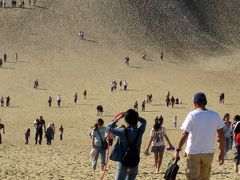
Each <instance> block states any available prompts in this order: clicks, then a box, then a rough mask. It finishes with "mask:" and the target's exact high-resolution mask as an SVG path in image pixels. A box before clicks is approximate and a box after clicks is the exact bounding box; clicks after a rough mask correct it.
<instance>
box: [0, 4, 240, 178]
mask: <svg viewBox="0 0 240 180" xmlns="http://www.w3.org/2000/svg"><path fill="white" fill-rule="evenodd" d="M89 2H93V1H89ZM94 2H95V1H94ZM106 2H107V1H106ZM74 3H76V6H74ZM102 3H103V1H99V4H98V3H97V2H95V4H91V3H88V2H87V1H82V3H79V2H78V1H76V0H73V1H70V0H68V1H62V0H61V1H60V0H59V1H56V0H53V1H47V0H42V1H38V6H37V7H32V6H30V7H29V6H27V9H4V10H2V9H0V27H1V28H0V55H1V56H2V54H3V53H4V52H6V53H7V55H8V63H6V64H4V65H3V68H1V69H0V97H1V96H4V97H6V96H10V97H11V106H10V107H9V108H6V107H4V108H0V118H1V119H2V123H4V124H5V127H6V134H4V135H2V136H3V144H2V145H0V179H14V180H15V179H83V180H85V179H86V180H91V179H93V180H95V179H100V169H99V166H98V169H97V172H96V173H93V172H92V169H91V160H90V156H89V153H90V150H91V141H90V137H89V133H90V127H91V126H92V125H93V124H94V123H95V121H96V119H97V118H98V117H97V116H96V106H97V105H99V104H102V105H103V107H104V110H105V112H104V113H103V116H102V118H103V119H104V121H105V124H106V125H107V124H109V123H110V122H111V120H112V118H113V116H114V115H115V114H116V113H117V112H120V111H125V110H127V109H129V108H132V106H133V104H134V102H135V101H136V100H137V101H138V102H139V104H141V102H142V101H143V100H144V99H146V95H147V94H153V102H152V104H148V105H147V106H146V112H141V111H140V112H139V113H140V116H142V117H144V118H145V119H146V120H147V123H148V125H147V129H146V132H145V134H144V137H143V144H142V151H141V152H142V153H141V164H140V168H139V176H138V178H137V179H149V180H150V179H163V175H164V172H165V170H166V167H167V164H168V162H169V160H170V159H171V158H172V156H173V154H174V153H173V152H167V151H166V152H165V154H164V159H163V165H162V168H161V173H160V174H155V173H154V172H155V170H154V160H153V156H152V155H151V156H147V157H146V156H144V154H143V151H144V149H145V148H146V146H147V143H148V141H149V133H150V130H151V128H152V126H153V123H154V119H155V117H156V116H159V115H163V117H164V126H165V127H166V128H167V133H168V135H169V138H170V140H171V141H172V143H173V145H177V143H178V139H179V136H180V130H179V128H174V127H173V119H174V117H175V116H177V117H178V126H180V125H181V123H182V122H183V120H184V118H185V117H186V115H187V113H188V112H189V111H191V110H192V109H193V107H192V96H193V94H194V93H195V92H197V91H203V92H205V93H206V95H207V97H208V102H209V104H208V107H209V108H210V109H214V110H216V111H218V112H219V113H220V115H221V116H223V115H224V114H225V113H227V112H228V113H230V114H231V115H232V116H233V115H236V114H239V113H240V102H239V98H240V93H239V91H240V82H239V75H240V73H239V69H238V67H239V65H240V63H239V61H238V59H239V57H240V56H239V50H238V49H237V48H230V46H229V47H228V48H227V49H225V50H227V52H228V53H226V54H222V52H221V53H219V54H221V55H218V56H208V55H206V54H204V55H203V54H197V53H196V52H195V53H191V50H190V49H189V50H186V51H185V52H186V54H185V55H184V56H180V57H181V58H182V57H186V59H184V58H183V59H180V58H179V59H177V58H175V56H176V55H175V54H174V52H173V51H169V53H166V54H165V57H164V59H165V60H164V61H161V60H160V58H159V51H158V50H157V49H156V48H152V47H154V46H151V43H150V44H148V43H147V42H146V44H144V43H143V44H142V42H144V41H143V40H142V39H138V38H139V37H140V35H139V34H137V33H138V31H137V30H136V31H135V32H136V34H137V37H132V39H131V37H124V36H123V35H122V33H118V31H117V29H118V28H117V27H116V28H115V29H111V28H110V27H108V26H106V24H105V23H107V22H108V20H109V21H110V20H112V19H111V18H110V19H104V23H103V22H101V21H100V20H99V19H98V16H97V15H98V13H99V12H97V11H95V10H96V9H97V7H98V6H99V7H102V6H103V5H102ZM106 4H107V3H106ZM94 5H95V6H94ZM114 5H117V4H114ZM70 7H71V8H72V9H71V8H70ZM61 8H62V9H61ZM114 8H117V6H114ZM129 8H130V7H129ZM88 10H89V12H88ZM99 11H100V10H99ZM69 12H72V13H69ZM106 13H107V12H106ZM109 13H110V15H112V14H114V12H111V11H110V12H109ZM100 17H103V15H101V16H100ZM106 17H107V16H106ZM136 17H137V15H136ZM84 18H85V19H86V20H87V21H86V22H85V21H84ZM90 20H92V21H90ZM125 20H126V19H125ZM124 22H125V21H124ZM131 22H135V21H134V18H133V19H130V20H128V23H129V24H128V25H129V26H130V25H131ZM115 23H116V24H118V23H119V22H115ZM119 26H120V25H119ZM135 27H137V26H135ZM119 29H120V30H125V29H127V27H122V26H121V28H120V27H119ZM80 30H83V31H85V32H86V35H87V36H86V38H87V40H80V39H79V37H78V31H80ZM140 30H141V31H143V29H140ZM129 32H131V31H129ZM108 33H109V34H108ZM148 40H149V39H148ZM149 41H150V40H149ZM183 41H184V39H183ZM189 41H190V40H189ZM134 42H139V44H135V43H134ZM125 43H126V44H125ZM193 43H194V42H193ZM134 44H135V45H136V47H135V46H134ZM153 44H154V43H153ZM161 48H163V49H164V48H165V47H159V49H161ZM199 48H200V47H199ZM16 52H18V55H19V59H18V62H15V53H16ZM144 52H145V53H146V54H147V55H148V58H147V60H142V59H141V56H142V54H143V53H144ZM127 55H128V56H129V57H130V67H127V66H126V65H125V64H124V63H123V59H124V57H125V56H127ZM35 79H39V84H40V87H39V89H38V90H36V89H33V81H34V80H35ZM114 80H116V81H117V82H119V81H120V80H126V81H127V82H128V84H129V89H128V90H127V91H123V90H120V89H119V87H118V89H117V91H115V92H113V93H111V91H110V84H111V82H112V81H114ZM85 89H87V91H88V97H87V100H84V99H83V96H82V93H83V91H84V90H85ZM167 91H170V92H171V94H172V95H174V96H175V97H179V98H181V99H182V100H183V104H182V105H178V106H176V107H175V108H173V109H172V108H167V107H166V106H165V96H166V93H167ZM75 92H77V93H78V94H79V96H80V97H79V101H78V103H77V105H74V103H73V95H74V93H75ZM222 92H225V95H226V102H225V104H219V103H218V95H219V94H220V93H222ZM59 94H60V95H61V96H62V100H63V103H62V107H61V108H57V104H56V97H57V96H58V95H59ZM49 96H52V97H53V107H52V108H49V107H48V104H47V99H48V97H49ZM139 109H140V107H139ZM40 115H42V116H43V117H44V119H45V121H46V124H48V123H54V124H55V126H56V132H57V133H56V138H55V140H54V141H53V143H52V146H47V145H46V140H45V139H44V141H43V144H42V145H41V146H40V145H35V144H34V134H35V129H34V127H33V122H34V121H35V119H36V118H38V117H39V116H40ZM121 123H122V122H120V124H121ZM60 125H63V127H64V129H65V132H64V140H63V141H60V140H59V136H58V129H59V127H60ZM27 128H31V139H30V144H29V145H25V144H24V133H25V131H26V129H27ZM203 133H204V132H203ZM216 147H217V146H216ZM233 153H234V152H233V151H230V152H229V157H228V158H229V160H227V161H226V162H225V164H224V165H223V166H221V167H219V166H218V162H217V155H218V154H217V153H216V155H215V159H214V163H213V167H212V176H211V179H216V180H219V179H239V177H240V176H239V175H237V174H235V172H234V171H235V170H234V163H233V162H232V158H233ZM181 158H182V160H181V161H180V163H179V165H180V172H179V175H178V178H177V179H186V178H185V175H184V173H185V160H184V157H183V153H182V155H181ZM115 170H116V168H115V163H114V162H110V164H109V168H108V171H107V174H106V179H109V180H112V179H114V174H115Z"/></svg>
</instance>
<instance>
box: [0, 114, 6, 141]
mask: <svg viewBox="0 0 240 180" xmlns="http://www.w3.org/2000/svg"><path fill="white" fill-rule="evenodd" d="M1 129H2V130H3V134H5V129H4V124H2V122H1V118H0V144H2V135H1Z"/></svg>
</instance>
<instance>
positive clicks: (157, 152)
mask: <svg viewBox="0 0 240 180" xmlns="http://www.w3.org/2000/svg"><path fill="white" fill-rule="evenodd" d="M162 124H163V121H156V122H155V124H154V126H153V128H152V130H151V133H150V136H151V139H150V141H149V144H148V147H147V149H146V151H145V154H146V155H147V154H149V148H150V146H151V145H152V150H151V152H153V153H154V159H155V168H156V173H159V171H160V167H161V164H162V159H163V154H164V150H165V140H164V139H166V141H167V143H168V144H169V147H170V148H172V147H173V146H172V144H171V142H170V140H169V138H168V136H167V133H166V129H165V128H164V127H162Z"/></svg>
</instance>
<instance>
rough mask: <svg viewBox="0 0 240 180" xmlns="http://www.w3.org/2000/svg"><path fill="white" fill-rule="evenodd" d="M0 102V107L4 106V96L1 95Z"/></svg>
mask: <svg viewBox="0 0 240 180" xmlns="http://www.w3.org/2000/svg"><path fill="white" fill-rule="evenodd" d="M0 104H1V107H3V106H4V98H3V97H1V99H0Z"/></svg>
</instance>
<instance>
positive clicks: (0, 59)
mask: <svg viewBox="0 0 240 180" xmlns="http://www.w3.org/2000/svg"><path fill="white" fill-rule="evenodd" d="M2 65H3V60H2V58H0V68H1V67H2Z"/></svg>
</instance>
